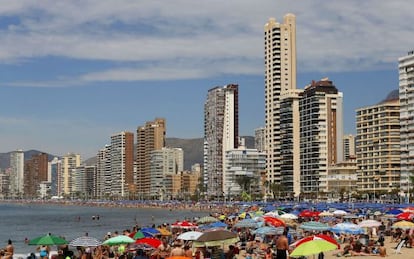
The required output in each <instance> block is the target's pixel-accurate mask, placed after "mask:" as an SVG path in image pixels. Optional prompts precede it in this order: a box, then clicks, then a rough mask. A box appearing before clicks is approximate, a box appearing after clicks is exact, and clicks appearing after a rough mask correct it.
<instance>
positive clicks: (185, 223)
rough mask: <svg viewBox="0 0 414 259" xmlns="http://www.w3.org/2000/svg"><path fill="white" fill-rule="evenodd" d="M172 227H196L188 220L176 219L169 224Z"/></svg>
mask: <svg viewBox="0 0 414 259" xmlns="http://www.w3.org/2000/svg"><path fill="white" fill-rule="evenodd" d="M171 227H172V228H186V229H194V228H197V227H198V226H197V224H194V223H191V222H188V221H177V222H175V223H174V224H172V225H171Z"/></svg>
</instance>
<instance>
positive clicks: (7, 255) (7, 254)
mask: <svg viewBox="0 0 414 259" xmlns="http://www.w3.org/2000/svg"><path fill="white" fill-rule="evenodd" d="M13 254H14V247H13V244H12V241H11V240H10V239H9V241H7V246H6V248H4V257H3V259H12V258H13Z"/></svg>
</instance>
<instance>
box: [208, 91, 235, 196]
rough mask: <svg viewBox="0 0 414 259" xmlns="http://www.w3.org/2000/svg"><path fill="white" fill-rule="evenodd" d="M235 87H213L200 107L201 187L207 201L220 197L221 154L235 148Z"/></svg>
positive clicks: (222, 157)
mask: <svg viewBox="0 0 414 259" xmlns="http://www.w3.org/2000/svg"><path fill="white" fill-rule="evenodd" d="M238 88H239V87H238V85H236V84H229V85H225V86H223V87H214V88H212V89H210V90H209V91H208V93H207V99H206V101H205V103H204V172H203V174H204V185H205V186H206V188H207V195H208V196H209V197H211V198H218V197H222V196H223V193H224V189H223V181H224V177H225V176H224V175H223V171H224V164H223V163H224V159H225V151H226V150H230V149H234V148H237V147H238V141H239V108H238V107H239V103H238V98H239V97H238V96H239V94H238Z"/></svg>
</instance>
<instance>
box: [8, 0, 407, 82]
mask: <svg viewBox="0 0 414 259" xmlns="http://www.w3.org/2000/svg"><path fill="white" fill-rule="evenodd" d="M0 4H1V2H0ZM5 5H6V4H3V5H0V6H2V7H0V18H2V17H3V18H4V17H10V16H14V17H17V18H18V19H17V21H15V22H11V23H10V24H5V25H4V26H3V27H2V28H3V29H0V35H1V36H0V62H3V63H6V62H16V61H17V62H19V61H21V60H26V59H35V58H39V57H47V56H58V57H65V58H73V59H78V60H95V61H96V60H97V61H99V60H102V61H107V62H108V61H110V62H111V61H113V62H115V65H114V66H113V67H112V68H106V69H105V70H104V71H99V70H97V71H94V72H91V71H85V74H84V75H79V78H72V79H70V80H72V82H71V83H72V84H74V81H79V82H83V81H87V82H90V81H94V80H96V81H104V80H119V81H123V80H126V81H131V80H159V79H161V80H167V79H186V78H188V79H192V78H203V77H208V76H214V75H218V74H221V73H228V74H252V73H253V74H258V75H260V74H262V73H263V72H262V71H263V62H262V61H261V60H262V59H263V44H262V40H263V25H264V23H265V22H266V21H267V19H268V18H269V17H276V19H277V20H278V21H282V20H283V15H284V14H285V13H287V12H292V13H294V14H296V16H297V39H298V40H297V41H298V63H299V71H300V72H301V71H302V72H303V71H323V72H329V71H360V70H374V69H383V68H388V69H390V68H392V67H393V66H394V65H395V63H396V60H397V58H398V57H400V56H402V55H404V54H405V53H406V52H407V51H408V50H409V48H411V47H412V42H414V33H413V29H412V26H411V23H410V22H409V21H410V19H411V16H412V13H413V12H414V5H412V4H411V2H410V1H409V0H399V1H387V0H366V1H358V0H353V1H329V2H326V1H323V0H312V1H297V2H293V3H292V1H286V2H284V1H272V0H267V1H261V2H260V3H257V2H255V1H247V0H245V1H242V0H237V1H236V0H233V1H218V0H215V1H191V0H179V1H127V0H125V1H105V0H89V1H64V2H56V1H41V2H38V1H36V2H33V1H23V2H20V3H19V4H17V3H14V4H13V5H9V6H7V5H6V6H5ZM6 25H7V26H6ZM177 62H178V63H179V65H178V66H176V65H175V63H177ZM51 81H52V84H51V85H53V80H51ZM63 81H65V80H63ZM22 83H23V84H24V82H22ZM22 83H19V82H17V83H16V84H22ZM48 83H49V82H45V83H41V82H38V84H40V85H48ZM60 83H61V82H60Z"/></svg>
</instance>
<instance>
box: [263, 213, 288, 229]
mask: <svg viewBox="0 0 414 259" xmlns="http://www.w3.org/2000/svg"><path fill="white" fill-rule="evenodd" d="M263 219H264V222H266V223H268V224H270V225H272V226H274V227H284V226H286V224H285V222H284V221H283V220H281V219H278V218H274V217H270V216H263Z"/></svg>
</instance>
